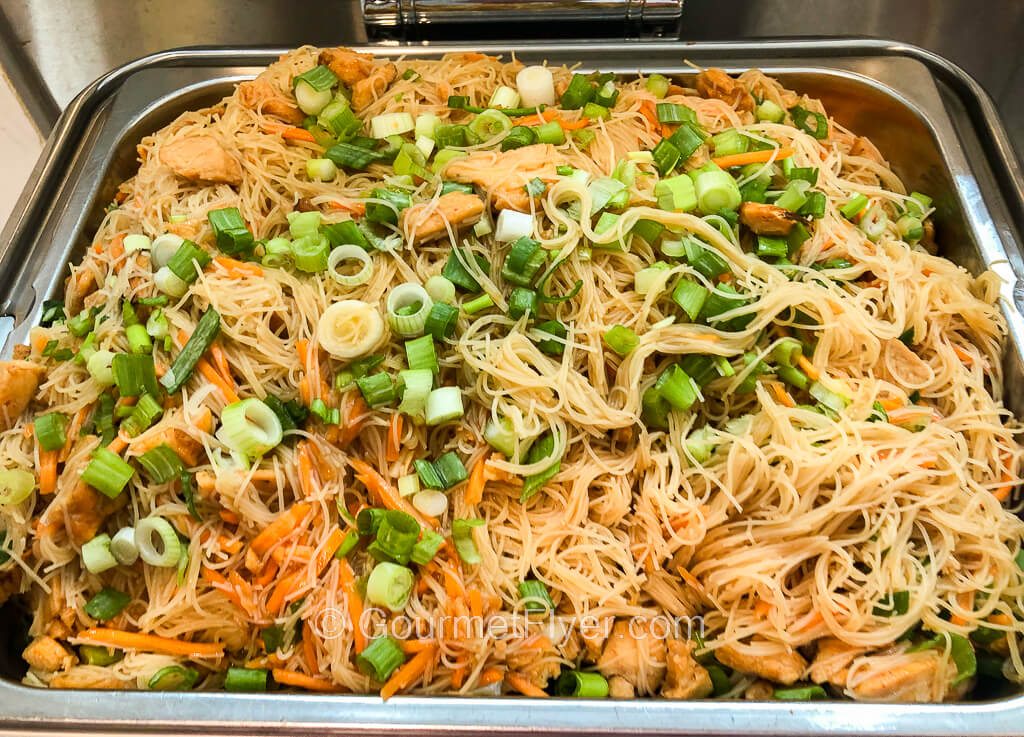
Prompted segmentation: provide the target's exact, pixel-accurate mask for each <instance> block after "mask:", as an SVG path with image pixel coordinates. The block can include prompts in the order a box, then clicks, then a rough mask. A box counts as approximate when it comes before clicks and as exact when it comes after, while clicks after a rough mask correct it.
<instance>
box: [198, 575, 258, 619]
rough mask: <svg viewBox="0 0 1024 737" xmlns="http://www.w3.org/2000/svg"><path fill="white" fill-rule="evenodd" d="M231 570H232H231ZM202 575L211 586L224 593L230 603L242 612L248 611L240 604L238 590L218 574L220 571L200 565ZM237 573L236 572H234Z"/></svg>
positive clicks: (240, 599) (240, 598)
mask: <svg viewBox="0 0 1024 737" xmlns="http://www.w3.org/2000/svg"><path fill="white" fill-rule="evenodd" d="M232 572H233V571H232ZM200 573H201V575H202V577H203V578H204V579H205V580H206V581H207V582H209V583H210V585H211V586H213V588H215V589H217V590H218V591H219V592H220V593H222V594H224V596H226V597H227V598H228V600H230V601H231V603H232V604H234V605H235V606H237V607H238V608H239V609H241V610H242V611H243V612H246V613H248V610H247V609H246V607H245V606H244V605H243V604H242V597H241V595H240V594H239V592H238V590H237V589H236V588H235V587H234V586H232V585H231V584H230V583H228V580H227V579H226V578H224V576H222V575H221V574H220V572H218V571H215V570H213V569H212V568H207V567H206V566H203V567H202V570H201V571H200ZM236 575H237V574H236Z"/></svg>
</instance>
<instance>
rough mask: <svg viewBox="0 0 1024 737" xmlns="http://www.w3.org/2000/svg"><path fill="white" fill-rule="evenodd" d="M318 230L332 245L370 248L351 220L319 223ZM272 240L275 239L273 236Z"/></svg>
mask: <svg viewBox="0 0 1024 737" xmlns="http://www.w3.org/2000/svg"><path fill="white" fill-rule="evenodd" d="M320 231H321V232H322V233H323V234H324V235H326V236H327V240H329V241H330V242H331V245H332V246H344V245H353V246H359V247H360V248H362V249H364V250H367V249H369V248H370V244H369V243H367V241H366V236H364V235H363V234H362V232H360V230H359V228H358V226H357V225H356V224H355V223H354V222H352V221H351V220H343V221H342V222H340V223H328V224H326V225H321V226H320ZM274 240H277V239H276V238H275V239H274ZM272 242H273V240H272V241H271V243H272ZM268 245H269V244H268Z"/></svg>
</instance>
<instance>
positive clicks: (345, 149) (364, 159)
mask: <svg viewBox="0 0 1024 737" xmlns="http://www.w3.org/2000/svg"><path fill="white" fill-rule="evenodd" d="M328 107H329V106H328ZM357 120H358V119H357ZM361 124H362V123H360V125H361ZM324 157H325V158H328V159H330V160H331V161H333V162H334V163H335V164H337V165H338V166H343V167H347V168H349V169H357V170H362V169H365V168H366V167H367V166H369V165H370V164H372V163H373V162H375V161H382V160H384V159H386V158H387V156H386V155H385V154H383V153H381V152H378V151H371V150H370V149H368V148H362V147H360V146H354V145H352V144H350V143H335V144H334V145H333V146H331V147H330V148H329V149H327V150H326V151H325V152H324Z"/></svg>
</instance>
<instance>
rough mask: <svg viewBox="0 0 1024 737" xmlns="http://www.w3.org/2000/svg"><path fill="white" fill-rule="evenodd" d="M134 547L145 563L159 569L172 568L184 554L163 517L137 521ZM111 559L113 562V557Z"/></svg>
mask: <svg viewBox="0 0 1024 737" xmlns="http://www.w3.org/2000/svg"><path fill="white" fill-rule="evenodd" d="M108 541H109V538H108ZM135 545H136V546H137V547H138V549H139V555H140V556H142V560H143V561H144V562H145V563H148V564H149V565H151V566H157V567H159V568H174V566H176V565H178V560H179V559H180V558H181V555H182V553H184V552H185V546H184V545H182V544H181V540H179V539H178V533H177V532H175V530H174V528H173V527H172V526H171V523H170V522H168V521H167V520H165V519H164V518H163V517H146V518H145V519H141V520H139V523H138V524H137V525H136V526H135ZM83 552H84V551H83ZM108 553H109V550H108ZM111 559H112V560H113V555H111Z"/></svg>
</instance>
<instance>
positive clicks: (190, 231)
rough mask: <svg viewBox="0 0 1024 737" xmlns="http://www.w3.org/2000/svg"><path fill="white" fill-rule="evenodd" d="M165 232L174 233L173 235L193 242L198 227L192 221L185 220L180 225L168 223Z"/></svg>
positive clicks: (197, 233)
mask: <svg viewBox="0 0 1024 737" xmlns="http://www.w3.org/2000/svg"><path fill="white" fill-rule="evenodd" d="M167 232H168V233H174V234H175V235H180V236H181V237H182V238H188V239H189V240H190V241H194V240H196V239H197V237H198V236H199V226H198V225H196V223H195V221H192V220H185V221H183V222H180V223H168V224H167Z"/></svg>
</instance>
